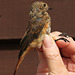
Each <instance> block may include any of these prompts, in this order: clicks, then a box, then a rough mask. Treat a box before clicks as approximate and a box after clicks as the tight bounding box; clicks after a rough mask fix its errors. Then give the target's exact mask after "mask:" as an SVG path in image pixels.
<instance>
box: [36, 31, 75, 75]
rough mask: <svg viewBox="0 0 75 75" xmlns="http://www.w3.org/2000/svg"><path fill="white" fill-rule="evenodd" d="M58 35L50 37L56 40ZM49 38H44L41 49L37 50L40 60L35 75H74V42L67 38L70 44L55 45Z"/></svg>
mask: <svg viewBox="0 0 75 75" xmlns="http://www.w3.org/2000/svg"><path fill="white" fill-rule="evenodd" d="M59 34H60V32H53V33H51V37H53V36H55V37H56V38H57V37H58V35H59ZM51 37H49V36H45V39H44V41H43V45H42V48H41V49H39V50H37V51H38V56H39V60H40V61H39V65H38V69H37V75H48V74H49V75H75V46H74V45H75V41H73V39H72V38H71V37H69V38H67V39H68V40H69V41H70V42H64V41H63V40H59V41H57V42H56V43H55V42H54V40H53V39H52V38H51ZM60 52H61V53H60Z"/></svg>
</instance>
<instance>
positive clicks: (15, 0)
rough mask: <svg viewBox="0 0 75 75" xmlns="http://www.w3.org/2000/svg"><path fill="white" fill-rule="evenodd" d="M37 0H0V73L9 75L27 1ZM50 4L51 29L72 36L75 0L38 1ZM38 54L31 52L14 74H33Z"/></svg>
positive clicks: (24, 21) (26, 17) (24, 25)
mask: <svg viewBox="0 0 75 75" xmlns="http://www.w3.org/2000/svg"><path fill="white" fill-rule="evenodd" d="M34 1H37V0H0V75H13V72H14V69H15V66H16V63H17V60H18V53H19V41H20V39H21V38H22V36H23V35H24V33H25V31H26V28H27V25H28V23H29V11H30V7H31V4H32V3H33V2H34ZM41 1H44V2H46V3H48V5H49V7H52V8H53V10H52V11H48V13H49V15H50V16H51V19H52V31H61V32H66V33H68V34H69V35H70V36H72V37H73V38H74V39H75V0H41ZM37 65H38V56H37V52H36V50H33V51H31V52H30V53H29V54H28V55H27V56H26V57H25V59H24V61H23V62H22V64H21V65H20V67H19V69H18V71H17V75H36V69H37Z"/></svg>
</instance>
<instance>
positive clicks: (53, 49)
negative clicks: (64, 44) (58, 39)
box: [43, 36, 67, 75]
mask: <svg viewBox="0 0 75 75" xmlns="http://www.w3.org/2000/svg"><path fill="white" fill-rule="evenodd" d="M43 52H44V55H45V57H46V60H47V63H48V66H49V70H50V73H55V74H56V75H58V74H59V72H60V71H62V70H64V69H65V71H66V73H67V70H66V68H65V66H64V64H63V61H62V58H61V56H60V52H59V49H58V47H57V45H56V44H55V42H54V40H53V39H52V38H51V37H49V36H45V39H44V41H43ZM57 68H58V69H57Z"/></svg>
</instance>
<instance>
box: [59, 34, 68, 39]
mask: <svg viewBox="0 0 75 75" xmlns="http://www.w3.org/2000/svg"><path fill="white" fill-rule="evenodd" d="M58 36H64V37H67V38H68V37H69V35H68V34H67V33H61V34H60V35H58Z"/></svg>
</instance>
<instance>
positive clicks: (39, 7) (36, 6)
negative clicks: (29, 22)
mask: <svg viewBox="0 0 75 75" xmlns="http://www.w3.org/2000/svg"><path fill="white" fill-rule="evenodd" d="M48 9H49V6H48V5H47V3H45V2H42V1H36V2H34V3H33V4H32V7H31V10H30V16H31V15H33V16H34V14H37V13H39V12H46V11H47V10H48Z"/></svg>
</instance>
